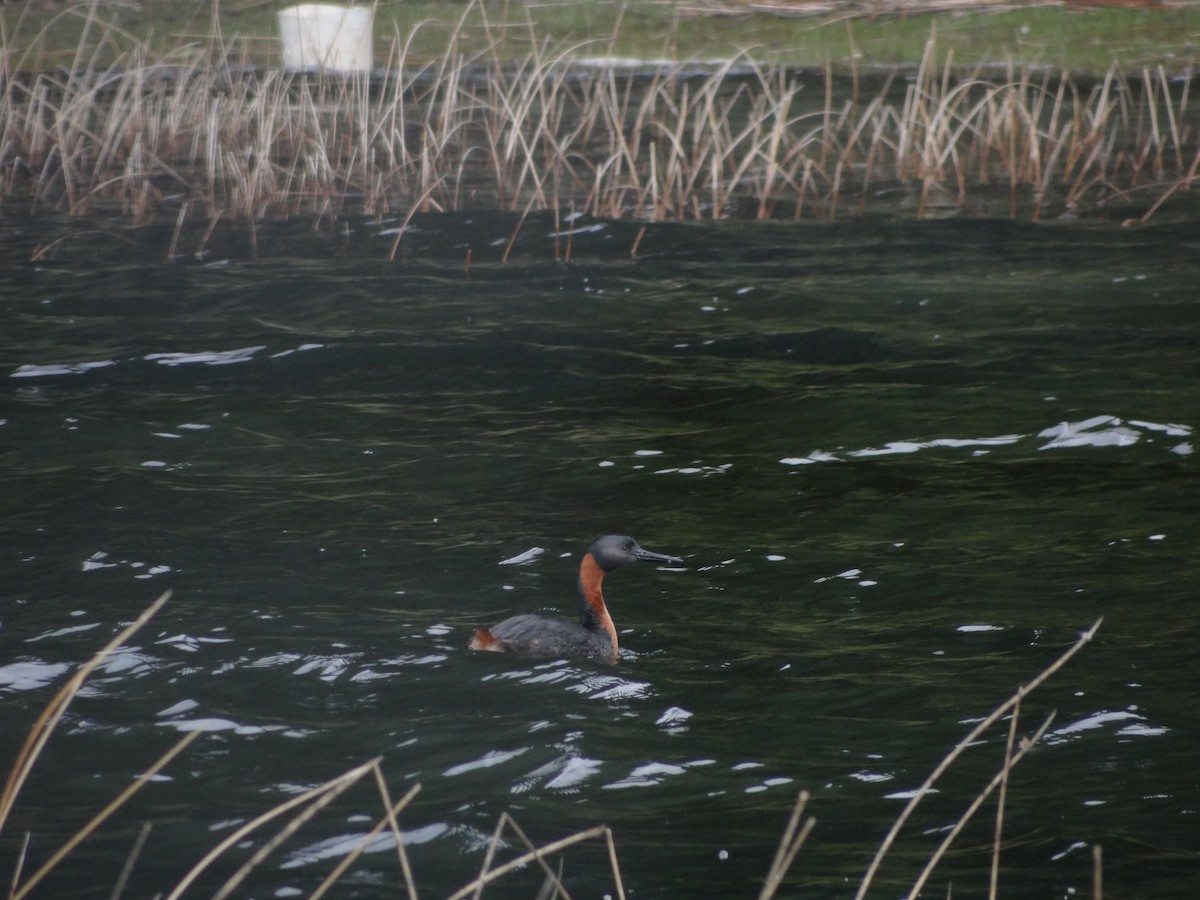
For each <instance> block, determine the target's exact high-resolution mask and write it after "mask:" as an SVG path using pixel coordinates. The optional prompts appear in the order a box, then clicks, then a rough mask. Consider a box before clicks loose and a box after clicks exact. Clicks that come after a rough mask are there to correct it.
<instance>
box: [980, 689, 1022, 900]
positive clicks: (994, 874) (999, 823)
mask: <svg viewBox="0 0 1200 900" xmlns="http://www.w3.org/2000/svg"><path fill="white" fill-rule="evenodd" d="M1020 718H1021V704H1020V703H1017V704H1016V705H1015V706H1014V707H1013V711H1012V715H1011V716H1009V720H1008V740H1007V741H1006V742H1005V744H1004V765H1003V767H1001V769H1000V775H1001V780H1000V796H999V797H997V798H996V829H995V831H994V833H993V835H992V870H991V874H990V876H989V878H988V900H996V894H997V888H998V887H999V883H1000V846H1001V837H1002V835H1003V834H1004V804H1005V803H1006V802H1007V800H1008V773H1009V772H1010V771H1012V767H1013V766H1014V765H1015V763H1014V762H1013V747H1014V746H1016V740H1017V722H1018V721H1020Z"/></svg>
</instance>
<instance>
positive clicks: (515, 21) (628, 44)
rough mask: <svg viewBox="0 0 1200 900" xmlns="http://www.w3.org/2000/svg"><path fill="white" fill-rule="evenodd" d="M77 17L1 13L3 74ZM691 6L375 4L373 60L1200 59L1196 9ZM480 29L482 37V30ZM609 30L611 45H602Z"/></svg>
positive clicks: (253, 47) (251, 41) (20, 8)
mask: <svg viewBox="0 0 1200 900" xmlns="http://www.w3.org/2000/svg"><path fill="white" fill-rule="evenodd" d="M215 2H216V3H217V6H218V9H219V10H220V28H221V32H222V35H223V38H224V40H225V41H226V42H233V43H234V44H235V45H236V49H235V53H234V54H233V55H234V56H235V57H238V58H244V59H245V60H246V61H247V62H249V63H253V64H258V65H271V64H273V63H275V62H276V61H277V59H278V50H277V47H276V41H275V30H276V29H275V12H276V10H277V9H279V8H280V7H282V6H284V5H286V4H283V3H276V2H262V0H249V2H247V0H241V2H238V3H233V2H229V0H223V2H222V0H215ZM89 6H90V4H87V3H83V4H78V5H74V6H70V5H63V6H53V5H51V6H49V8H47V7H45V6H43V5H42V4H36V3H17V4H5V5H4V6H3V7H0V26H2V27H3V34H2V35H0V37H3V38H4V43H5V45H6V46H8V47H18V48H20V50H21V55H20V59H18V60H9V66H10V67H12V66H15V65H18V64H19V67H20V68H24V69H28V70H40V71H45V70H49V69H53V68H55V67H57V66H67V67H70V66H72V65H74V60H75V52H76V48H77V47H78V46H79V45H80V42H81V37H82V35H83V31H84V28H85V27H86V25H85V22H86V18H87V11H88V9H89ZM700 6H701V4H698V3H695V4H685V3H674V2H665V0H632V2H627V3H619V2H615V0H569V2H560V3H546V4H537V5H529V6H526V5H525V4H523V3H517V2H505V0H485V2H484V3H482V4H480V5H468V4H466V3H464V2H461V0H442V2H410V0H380V2H379V3H378V4H377V11H376V21H375V32H376V41H377V45H378V48H377V49H378V52H377V58H379V59H383V58H385V57H386V48H387V46H388V45H389V44H390V43H391V42H392V40H393V39H394V38H395V37H396V36H397V35H400V36H401V37H402V38H407V37H408V36H409V35H410V34H411V33H413V31H414V29H415V31H416V34H415V37H414V39H413V42H412V45H411V47H410V58H419V57H421V56H425V57H427V58H437V56H438V55H439V54H440V53H441V52H443V51H444V48H445V46H446V42H447V35H448V34H449V33H450V32H451V30H452V29H453V28H454V26H455V23H456V22H457V21H458V20H459V19H460V18H461V17H463V16H464V15H465V16H466V28H465V29H464V33H463V34H464V36H465V37H466V38H467V41H466V44H465V45H463V46H464V48H466V49H469V48H470V44H471V40H470V35H471V33H472V32H478V38H477V42H476V44H475V49H477V50H479V51H484V50H486V49H489V48H490V46H491V43H490V42H491V41H492V40H493V37H494V29H495V28H496V27H503V28H504V29H505V30H506V32H507V34H508V37H507V39H506V40H505V41H504V42H503V44H502V45H501V46H500V48H499V52H500V53H502V54H504V55H506V56H508V57H510V58H512V59H519V58H521V57H523V56H525V55H526V54H528V53H529V51H530V50H531V46H530V44H531V40H532V39H531V38H530V34H531V30H530V29H529V28H528V27H527V26H528V24H529V23H530V22H532V24H533V29H532V33H534V34H536V35H537V38H536V39H537V40H539V41H543V40H548V41H551V42H552V43H555V44H575V43H580V44H581V46H580V47H579V49H578V51H577V52H578V54H579V55H581V56H587V55H601V54H609V53H611V54H612V55H616V56H622V57H633V58H640V59H650V60H654V59H661V58H663V57H670V58H675V59H684V60H686V59H706V60H711V59H726V58H729V57H731V56H734V55H736V54H737V53H738V52H739V51H741V50H751V52H752V55H753V56H754V57H755V58H756V59H757V60H759V61H760V62H770V63H779V64H785V65H797V66H804V67H814V68H816V67H821V66H824V65H825V64H827V63H828V64H831V65H832V66H833V67H834V68H835V69H848V68H849V67H850V66H851V65H852V64H857V65H859V66H861V67H872V66H897V65H899V66H910V67H913V68H915V67H916V66H917V65H918V64H919V63H920V61H921V56H922V53H923V51H924V48H925V42H926V39H927V38H928V36H929V30H930V26H931V25H932V24H935V23H936V28H937V34H938V47H939V52H940V53H941V54H943V60H939V63H940V62H942V61H944V56H945V55H946V54H952V57H953V61H954V63H955V64H956V65H958V66H961V67H963V68H973V67H975V66H978V65H980V64H985V65H986V64H993V63H994V64H998V65H999V64H1004V63H1007V62H1009V61H1012V62H1014V63H1016V64H1018V65H1045V66H1049V67H1051V68H1054V69H1065V70H1067V71H1070V72H1072V73H1073V74H1075V75H1080V76H1082V75H1095V76H1100V75H1102V74H1103V73H1104V72H1105V71H1107V69H1108V68H1109V66H1110V65H1111V64H1113V63H1114V62H1116V63H1118V64H1119V65H1120V66H1121V67H1122V68H1124V69H1125V70H1127V71H1128V70H1132V69H1136V68H1139V67H1141V66H1151V67H1153V66H1156V65H1160V64H1161V65H1162V66H1163V67H1164V68H1165V69H1166V70H1167V71H1168V72H1172V73H1182V72H1185V71H1188V70H1190V67H1191V65H1192V62H1193V59H1194V58H1200V7H1189V8H1176V9H1162V10H1131V9H1091V10H1074V11H1073V10H1068V9H1063V8H1058V7H1030V8H1027V9H1017V10H1009V11H1005V12H987V11H981V12H969V13H958V14H948V13H942V14H937V15H931V14H922V15H909V16H882V17H875V18H867V17H853V18H850V17H845V18H841V17H839V18H837V19H836V20H833V19H831V18H830V17H825V16H803V17H799V16H798V17H787V16H778V15H770V14H765V13H742V12H736V11H734V12H731V13H729V14H720V15H699V14H696V13H695V12H694V11H695V10H696V9H698V8H699V7H700ZM97 8H98V10H99V11H100V12H101V14H102V15H103V17H104V18H105V20H106V21H113V22H114V23H115V24H116V25H117V26H118V27H119V28H121V29H123V30H125V31H127V32H129V34H130V35H131V36H132V37H134V38H136V39H137V40H138V41H139V42H141V43H144V44H146V45H147V46H148V48H149V49H150V51H151V54H152V56H154V55H158V56H162V57H165V56H168V55H169V54H171V53H174V52H176V51H178V50H179V49H180V48H182V47H186V46H197V45H204V44H206V42H208V41H209V40H210V38H209V35H210V33H211V31H212V27H211V26H212V13H211V8H210V6H209V4H208V3H200V2H187V0H144V2H142V3H141V4H139V5H138V6H137V7H126V6H123V5H118V4H108V3H103V2H101V3H99V4H97ZM731 9H734V8H733V7H731ZM485 18H486V20H487V23H488V24H489V25H490V28H485V27H484V19H485ZM618 25H619V26H620V27H619V28H618ZM614 31H616V33H617V37H616V39H615V40H612V39H611V38H610V36H611V35H612V34H613V33H614ZM460 44H462V41H461V38H460ZM108 61H109V60H105V59H101V60H100V62H108Z"/></svg>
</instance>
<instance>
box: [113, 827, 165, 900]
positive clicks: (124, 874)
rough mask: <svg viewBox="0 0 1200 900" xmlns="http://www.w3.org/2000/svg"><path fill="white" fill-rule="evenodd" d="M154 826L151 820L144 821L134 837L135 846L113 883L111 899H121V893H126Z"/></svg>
mask: <svg viewBox="0 0 1200 900" xmlns="http://www.w3.org/2000/svg"><path fill="white" fill-rule="evenodd" d="M153 827H154V826H153V825H151V824H150V823H149V822H143V823H142V828H141V831H139V832H138V836H137V837H136V838H135V839H134V841H133V846H132V847H130V848H129V855H128V856H126V857H125V864H124V865H123V866H121V873H120V874H119V875H118V876H117V880H116V882H115V883H114V884H113V889H112V893H111V894H109V900H121V895H122V894H124V893H125V888H126V886H127V885H128V884H129V876H130V875H132V874H133V867H134V865H135V864H136V863H137V861H138V857H140V856H141V855H142V848H143V847H145V846H146V839H147V838H149V837H150V831H151V830H152V829H153Z"/></svg>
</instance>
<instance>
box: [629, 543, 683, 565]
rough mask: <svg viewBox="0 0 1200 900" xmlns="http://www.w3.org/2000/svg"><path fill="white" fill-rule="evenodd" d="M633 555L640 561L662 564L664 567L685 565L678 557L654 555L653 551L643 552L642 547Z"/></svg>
mask: <svg viewBox="0 0 1200 900" xmlns="http://www.w3.org/2000/svg"><path fill="white" fill-rule="evenodd" d="M633 555H634V556H636V557H637V558H638V559H640V560H644V561H645V562H654V563H661V564H662V565H667V566H669V565H672V564H675V565H680V564H682V563H683V560H682V559H680V558H679V557H678V556H667V555H666V554H665V553H654V552H653V551H651V550H643V549H642V548H641V547H638V548H637V549H636V550H635V551H633Z"/></svg>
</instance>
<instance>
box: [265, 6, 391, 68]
mask: <svg viewBox="0 0 1200 900" xmlns="http://www.w3.org/2000/svg"><path fill="white" fill-rule="evenodd" d="M373 18H374V10H373V9H371V8H370V7H366V6H333V5H332V4H328V3H302V4H300V5H299V6H289V7H288V8H287V9H283V10H280V11H279V38H280V40H281V41H282V42H283V67H284V68H285V69H324V70H325V71H328V72H369V71H371V66H372V62H373V61H372V56H371V20H372V19H373Z"/></svg>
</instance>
